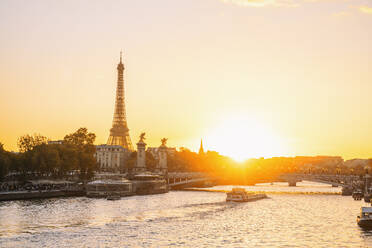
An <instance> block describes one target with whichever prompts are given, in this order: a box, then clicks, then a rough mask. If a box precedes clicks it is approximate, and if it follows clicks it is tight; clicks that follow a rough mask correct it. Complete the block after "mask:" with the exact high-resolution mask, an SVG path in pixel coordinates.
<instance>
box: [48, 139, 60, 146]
mask: <svg viewBox="0 0 372 248" xmlns="http://www.w3.org/2000/svg"><path fill="white" fill-rule="evenodd" d="M62 144H63V140H49V141H48V145H62Z"/></svg>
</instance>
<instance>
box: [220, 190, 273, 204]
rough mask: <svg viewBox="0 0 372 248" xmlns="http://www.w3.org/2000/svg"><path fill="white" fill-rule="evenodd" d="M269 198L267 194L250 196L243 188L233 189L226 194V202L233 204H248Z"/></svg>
mask: <svg viewBox="0 0 372 248" xmlns="http://www.w3.org/2000/svg"><path fill="white" fill-rule="evenodd" d="M266 197H267V196H266V195H265V194H249V193H248V192H247V191H245V189H243V188H233V189H232V190H231V191H230V192H227V193H226V201H233V202H248V201H255V200H260V199H264V198H266Z"/></svg>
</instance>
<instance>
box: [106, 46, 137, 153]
mask: <svg viewBox="0 0 372 248" xmlns="http://www.w3.org/2000/svg"><path fill="white" fill-rule="evenodd" d="M117 70H118V81H117V85H116V100H115V112H114V118H113V121H112V128H111V129H110V136H109V138H108V140H107V145H120V146H123V147H124V148H127V149H128V150H130V151H132V150H133V146H132V142H131V140H130V137H129V128H128V124H127V117H126V112H125V101H124V99H125V96H124V65H123V63H122V52H120V63H119V64H118V66H117Z"/></svg>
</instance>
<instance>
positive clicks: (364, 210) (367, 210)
mask: <svg viewBox="0 0 372 248" xmlns="http://www.w3.org/2000/svg"><path fill="white" fill-rule="evenodd" d="M357 223H358V225H359V226H360V227H363V228H372V207H361V209H360V215H359V216H358V217H357Z"/></svg>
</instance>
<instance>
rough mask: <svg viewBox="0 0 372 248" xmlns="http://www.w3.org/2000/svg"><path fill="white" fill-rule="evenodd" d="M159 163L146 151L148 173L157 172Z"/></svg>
mask: <svg viewBox="0 0 372 248" xmlns="http://www.w3.org/2000/svg"><path fill="white" fill-rule="evenodd" d="M157 163H158V161H157V160H156V159H155V158H154V156H153V155H152V153H151V152H148V151H146V169H147V170H148V171H155V168H156V165H157Z"/></svg>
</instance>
